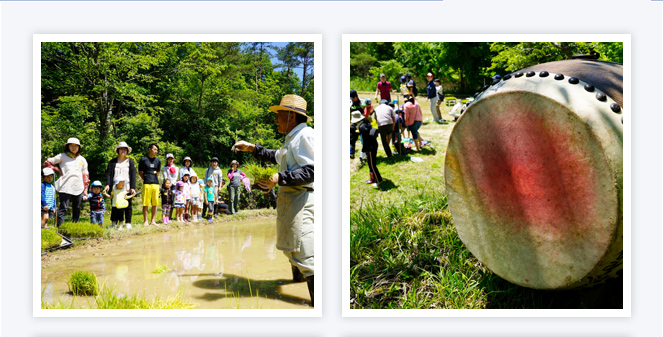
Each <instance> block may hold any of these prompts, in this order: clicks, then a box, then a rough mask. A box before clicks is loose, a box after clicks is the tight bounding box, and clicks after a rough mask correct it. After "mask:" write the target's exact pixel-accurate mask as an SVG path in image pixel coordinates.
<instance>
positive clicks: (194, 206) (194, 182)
mask: <svg viewBox="0 0 663 337" xmlns="http://www.w3.org/2000/svg"><path fill="white" fill-rule="evenodd" d="M200 185H202V181H201V182H199V181H198V176H196V175H193V176H191V179H190V180H189V191H190V192H191V207H190V208H191V213H190V214H191V216H190V218H192V219H193V222H198V211H199V210H200V207H201V205H202V204H201V203H200V194H201V192H200Z"/></svg>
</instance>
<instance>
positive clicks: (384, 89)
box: [375, 74, 391, 102]
mask: <svg viewBox="0 0 663 337" xmlns="http://www.w3.org/2000/svg"><path fill="white" fill-rule="evenodd" d="M378 93H379V94H380V100H383V99H386V100H387V101H389V102H391V83H389V82H388V81H387V77H386V76H384V74H380V81H379V82H378V85H377V90H375V100H376V101H378ZM378 102H379V101H378Z"/></svg>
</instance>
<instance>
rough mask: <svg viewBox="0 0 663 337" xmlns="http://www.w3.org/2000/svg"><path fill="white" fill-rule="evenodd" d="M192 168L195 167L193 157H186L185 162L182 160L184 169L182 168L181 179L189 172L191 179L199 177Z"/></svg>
mask: <svg viewBox="0 0 663 337" xmlns="http://www.w3.org/2000/svg"><path fill="white" fill-rule="evenodd" d="M192 166H193V161H191V157H189V156H187V157H184V160H182V167H180V178H181V177H183V176H184V173H185V172H189V177H193V176H195V175H197V174H196V171H194V170H193V167H192ZM189 179H191V178H189Z"/></svg>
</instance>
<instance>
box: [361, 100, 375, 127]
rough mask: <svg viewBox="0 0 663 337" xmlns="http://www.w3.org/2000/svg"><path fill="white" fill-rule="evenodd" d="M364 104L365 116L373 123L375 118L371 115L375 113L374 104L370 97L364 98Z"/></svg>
mask: <svg viewBox="0 0 663 337" xmlns="http://www.w3.org/2000/svg"><path fill="white" fill-rule="evenodd" d="M362 106H363V107H364V118H366V120H367V121H368V122H369V123H372V122H373V119H372V118H371V115H372V114H373V104H371V100H370V99H368V98H366V99H364V103H363V104H362Z"/></svg>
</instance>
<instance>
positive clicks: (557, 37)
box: [339, 34, 632, 317]
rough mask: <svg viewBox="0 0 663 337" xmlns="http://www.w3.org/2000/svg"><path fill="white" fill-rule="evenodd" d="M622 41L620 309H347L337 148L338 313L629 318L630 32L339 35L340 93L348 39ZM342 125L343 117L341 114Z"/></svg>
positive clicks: (346, 83)
mask: <svg viewBox="0 0 663 337" xmlns="http://www.w3.org/2000/svg"><path fill="white" fill-rule="evenodd" d="M546 41H572V42H590V41H592V42H623V43H624V63H623V66H624V89H623V90H624V106H623V108H624V109H623V110H624V111H627V112H628V113H625V114H624V164H623V165H624V194H623V196H624V200H623V205H624V209H623V216H624V224H623V226H624V256H623V257H624V270H623V275H624V287H623V298H624V307H623V308H622V309H583V310H578V309H482V310H470V309H351V308H350V193H351V191H350V159H349V158H348V156H347V155H346V154H347V151H344V150H343V151H342V157H343V158H342V173H341V174H342V192H341V195H342V197H343V200H342V203H341V209H342V219H343V224H342V225H343V233H342V238H343V248H342V251H343V256H342V268H343V270H342V273H341V274H342V277H343V280H342V296H343V298H342V300H341V303H342V315H343V317H631V266H632V263H631V114H630V112H631V111H632V110H631V97H632V96H631V83H632V81H631V35H630V34H388V35H385V34H343V39H342V54H341V58H342V60H341V62H342V67H343V68H342V72H341V73H342V78H341V80H342V83H343V85H342V88H343V90H342V95H343V96H342V97H340V98H339V99H340V101H341V102H345V101H347V100H348V96H347V93H348V92H350V90H351V88H350V43H352V42H546ZM339 118H340V119H341V123H340V124H341V125H347V122H348V116H347V114H345V113H341V114H340V116H339ZM349 138H350V130H349V128H346V127H343V128H342V136H341V141H340V143H341V145H340V146H341V149H347V139H349Z"/></svg>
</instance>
